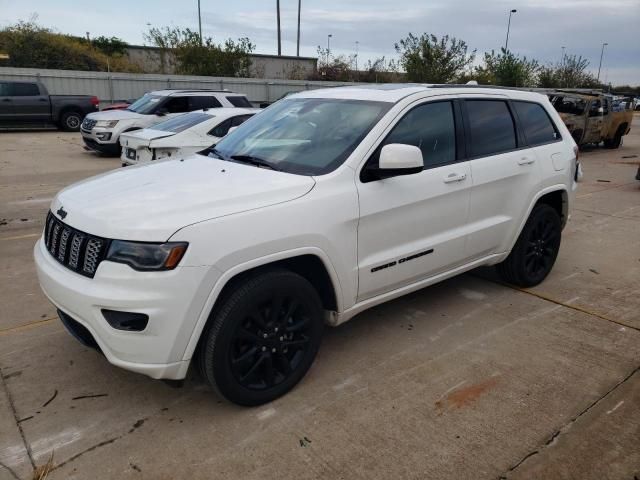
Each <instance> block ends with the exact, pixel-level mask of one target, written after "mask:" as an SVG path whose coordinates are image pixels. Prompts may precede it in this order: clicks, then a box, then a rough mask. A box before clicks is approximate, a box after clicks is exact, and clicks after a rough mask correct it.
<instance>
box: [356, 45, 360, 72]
mask: <svg viewBox="0 0 640 480" xmlns="http://www.w3.org/2000/svg"><path fill="white" fill-rule="evenodd" d="M359 45H360V42H359V41H358V40H356V80H357V79H359V78H360V73H359V71H358V46H359Z"/></svg>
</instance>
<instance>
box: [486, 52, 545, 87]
mask: <svg viewBox="0 0 640 480" xmlns="http://www.w3.org/2000/svg"><path fill="white" fill-rule="evenodd" d="M539 69H540V65H539V64H538V62H537V61H536V60H533V59H531V60H528V59H527V57H522V58H520V57H519V56H518V55H515V54H514V53H512V52H511V51H507V50H505V49H504V48H502V49H500V53H496V52H495V51H494V50H492V51H491V53H485V54H484V64H483V65H481V66H480V67H477V68H476V69H475V73H476V74H477V76H478V77H482V78H483V79H484V81H486V82H487V83H491V84H493V85H501V86H504V87H534V86H535V85H536V80H537V74H538V70H539Z"/></svg>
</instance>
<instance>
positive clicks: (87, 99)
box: [0, 80, 100, 132]
mask: <svg viewBox="0 0 640 480" xmlns="http://www.w3.org/2000/svg"><path fill="white" fill-rule="evenodd" d="M99 103H100V100H98V97H96V96H92V95H49V92H48V91H47V89H46V87H45V86H44V85H43V84H42V83H40V82H9V81H6V80H1V81H0V125H2V126H11V127H20V126H34V125H38V126H41V125H46V124H52V123H53V124H55V125H57V126H58V128H61V129H62V130H66V131H68V132H74V131H75V132H77V131H78V130H79V129H80V124H81V123H82V120H83V119H84V117H85V115H87V114H88V113H91V112H97V111H98V104H99Z"/></svg>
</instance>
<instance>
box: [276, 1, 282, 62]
mask: <svg viewBox="0 0 640 480" xmlns="http://www.w3.org/2000/svg"><path fill="white" fill-rule="evenodd" d="M276 11H277V17H278V56H280V55H282V43H281V41H280V0H276Z"/></svg>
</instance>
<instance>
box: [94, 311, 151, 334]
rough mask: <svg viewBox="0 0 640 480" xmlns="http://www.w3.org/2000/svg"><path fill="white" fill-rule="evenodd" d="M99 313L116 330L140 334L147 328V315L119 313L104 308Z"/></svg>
mask: <svg viewBox="0 0 640 480" xmlns="http://www.w3.org/2000/svg"><path fill="white" fill-rule="evenodd" d="M101 311H102V315H103V316H104V318H105V320H106V321H107V322H108V323H109V325H111V326H112V327H113V328H115V329H116V330H126V331H128V332H141V331H142V330H144V329H145V328H147V323H149V315H145V314H144V313H133V312H119V311H117V310H107V309H106V308H103V309H102V310H101Z"/></svg>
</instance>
